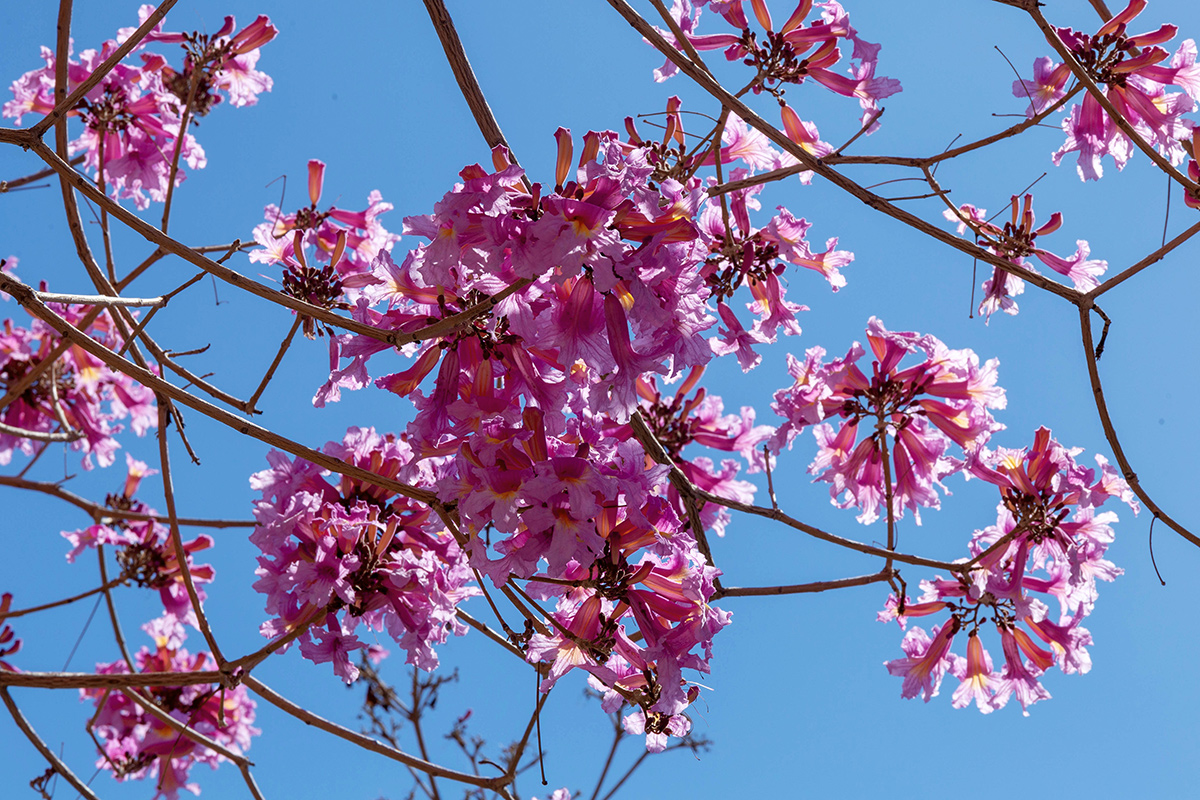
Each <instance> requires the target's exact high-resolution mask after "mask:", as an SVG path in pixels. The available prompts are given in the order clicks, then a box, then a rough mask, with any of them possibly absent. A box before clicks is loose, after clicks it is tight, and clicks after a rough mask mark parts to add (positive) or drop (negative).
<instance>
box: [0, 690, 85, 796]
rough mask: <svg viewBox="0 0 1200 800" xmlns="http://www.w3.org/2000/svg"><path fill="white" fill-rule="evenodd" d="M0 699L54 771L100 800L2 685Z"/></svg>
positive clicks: (78, 790)
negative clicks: (57, 753)
mask: <svg viewBox="0 0 1200 800" xmlns="http://www.w3.org/2000/svg"><path fill="white" fill-rule="evenodd" d="M5 674H7V673H0V675H5ZM0 700H3V701H4V705H5V706H7V707H8V713H9V714H11V715H12V718H13V722H15V723H17V727H18V728H20V729H21V733H23V734H25V738H27V739H29V742H30V744H32V745H33V746H34V747H35V748H37V751H38V752H39V753H41V754H42V758H44V759H46V761H47V762H49V764H50V766H51V767H53V768H54V771H55V772H57V773H58V774H59V775H62V776H63V778H65V779H66V781H67V783H69V784H71V786H73V787H75V790H76V791H77V792H79V793H80V794H81V795H83V796H84V797H86V798H88V800H100V798H98V797H96V794H95V792H93V791H92V790H91V789H89V788H88V785H87V784H86V783H84V782H83V781H81V780H79V778H78V777H76V775H75V773H74V772H72V771H71V768H70V767H68V766H67V765H66V764H64V763H63V761H62V759H60V758H59V757H58V756H57V755H55V753H54V751H53V750H51V749H50V748H49V747H47V746H46V743H45V742H43V741H42V737H40V736H38V734H37V731H35V730H34V729H33V726H32V725H30V724H29V720H27V719H25V715H23V714H22V713H21V709H19V708H17V704H16V703H15V702H13V699H12V695H10V694H9V693H8V689H6V688H4V687H3V686H0Z"/></svg>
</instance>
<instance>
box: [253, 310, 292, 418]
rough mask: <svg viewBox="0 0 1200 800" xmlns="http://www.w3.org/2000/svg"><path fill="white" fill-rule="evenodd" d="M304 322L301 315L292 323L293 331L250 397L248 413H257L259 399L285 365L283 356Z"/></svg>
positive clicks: (281, 345)
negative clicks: (281, 365)
mask: <svg viewBox="0 0 1200 800" xmlns="http://www.w3.org/2000/svg"><path fill="white" fill-rule="evenodd" d="M302 321H303V320H302V319H301V317H300V315H299V314H297V315H296V319H295V320H293V321H292V327H291V330H289V331H288V333H287V336H285V337H283V342H282V343H280V345H279V350H278V352H276V353H275V359H274V360H273V361H272V362H271V366H269V367H267V372H266V374H265V375H263V379H262V381H261V382H259V384H258V388H257V389H255V390H254V394H252V395H250V399H249V400H247V401H246V411H247V412H248V413H254V412H255V410H256V406H257V403H258V399H259V398H260V397H262V394H263V392H265V391H266V390H267V384H268V383H270V382H271V378H273V377H275V370H277V369H279V365H280V364H282V363H283V356H284V354H286V353H287V351H288V348H289V347H291V346H292V339H294V338H296V331H298V330H300V323H301V322H302Z"/></svg>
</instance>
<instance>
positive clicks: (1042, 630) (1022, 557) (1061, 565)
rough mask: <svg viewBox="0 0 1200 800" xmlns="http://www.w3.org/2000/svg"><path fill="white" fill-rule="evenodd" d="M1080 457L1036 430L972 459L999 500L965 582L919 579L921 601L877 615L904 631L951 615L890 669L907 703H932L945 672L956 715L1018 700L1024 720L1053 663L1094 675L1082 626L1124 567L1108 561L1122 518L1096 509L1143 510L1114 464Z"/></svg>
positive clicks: (892, 602) (978, 537)
mask: <svg viewBox="0 0 1200 800" xmlns="http://www.w3.org/2000/svg"><path fill="white" fill-rule="evenodd" d="M1081 452H1082V451H1081V450H1079V449H1067V448H1064V447H1063V446H1062V445H1060V444H1059V443H1058V442H1057V441H1055V440H1054V439H1053V438H1052V437H1051V435H1050V431H1049V430H1047V429H1045V428H1039V429H1038V431H1037V432H1036V433H1035V434H1034V441H1033V445H1032V447H1030V448H1028V449H1026V450H1009V449H1006V448H998V449H997V450H995V451H991V450H988V449H987V448H981V449H980V450H979V451H978V452H976V453H975V454H973V455H972V456H971V457H970V459H969V463H968V465H967V470H968V472H969V474H970V475H972V476H974V477H977V478H981V479H983V480H985V481H987V482H988V483H992V484H994V485H995V486H996V487H997V488H999V490H1000V497H1001V500H1000V504H999V506H998V517H997V520H996V524H995V525H991V526H989V527H987V528H985V529H983V530H980V531H976V532H975V535H974V537H973V538H972V540H971V545H970V551H971V555H972V558H971V560H970V561H969V562H967V563H968V564H969V566H970V570H969V572H968V575H967V576H965V577H964V576H959V577H957V578H951V579H944V578H941V577H935V578H934V579H933V580H931V581H922V583H921V588H922V590H923V591H924V594H923V595H922V596H921V597H920V598H919V600H918V601H917V602H916V603H912V602H911V601H909V600H908V599H907V598H906V599H905V603H904V605H903V606H901V605H900V604H899V602H898V600H897V598H896V596H895V595H892V596H891V597H890V598H889V599H888V603H887V606H886V607H885V609H884V611H883V612H881V614H880V617H879V618H880V619H881V620H883V621H887V620H889V619H898V620H899V622H900V623H901V625H904V624H905V622H906V620H907V618H909V617H917V616H927V615H932V614H939V613H942V612H949V614H950V617H949V618H948V619H947V620H946V621H945V622H944V623H942V625H941V626H940V627H938V628H937V629H935V630H934V632H933V636H932V637H930V635H929V634H927V633H926V632H925V631H924V630H922V629H921V628H919V627H914V628H912V629H910V630H909V631H908V633H907V634H905V637H904V641H903V643H902V645H901V646H902V648H903V650H904V652H905V657H904V658H899V659H895V660H893V661H889V662H887V663H886V666H887V669H888V672H890V673H891V674H892V675H896V676H899V677H902V678H904V686H903V689H902V690H901V695H902V696H903V697H906V698H911V697H915V696H916V695H917V694H922V695H923V696H924V698H925V700H926V702H928V701H929V699H930V698H931V697H933V696H935V695H937V693H938V689H939V687H940V685H941V681H942V678H943V677H945V675H946V674H947V673H950V674H951V675H953V676H954V677H956V678H958V679H959V681H960V683H959V686H958V688H957V689H956V690H955V692H954V698H953V705H954V707H955V708H962V707H964V706H966V705H968V704H969V703H971V702H974V703H975V704H976V706H977V707H978V708H979V710H980V711H982V712H983V713H985V714H987V713H990V712H992V711H993V710H995V709H997V708H1002V707H1003V706H1004V705H1005V704H1006V703H1007V702H1008V701H1009V699H1010V698H1012V697H1014V696H1015V697H1016V698H1017V701H1018V702H1019V703H1020V704H1021V707H1022V708H1023V709H1026V713H1028V711H1027V709H1028V708H1029V706H1031V705H1033V704H1034V703H1036V702H1037V701H1039V700H1045V699H1047V698H1049V697H1050V694H1049V692H1047V691H1046V689H1045V687H1044V686H1042V684H1041V682H1040V680H1039V678H1040V677H1041V675H1042V674H1043V673H1044V672H1045V671H1046V670H1048V669H1050V667H1052V666H1057V667H1058V668H1059V669H1060V670H1062V671H1063V672H1064V673H1066V674H1075V673H1080V674H1082V673H1085V672H1087V671H1088V670H1089V669H1091V657H1090V656H1089V654H1088V651H1087V645H1089V644H1091V643H1092V637H1091V634H1090V633H1089V632H1088V630H1087V629H1086V628H1084V627H1083V626H1082V625H1081V624H1080V623H1082V622H1083V620H1084V618H1085V617H1087V615H1088V614H1090V613H1091V611H1092V608H1093V607H1094V605H1095V602H1096V597H1097V592H1096V581H1097V580H1098V579H1099V580H1105V581H1112V580H1114V579H1115V578H1116V577H1117V576H1118V575H1120V574H1121V573H1122V571H1123V570H1121V569H1120V568H1118V567H1116V566H1115V565H1114V564H1113V563H1112V562H1111V561H1109V560H1107V559H1106V558H1104V555H1105V551H1106V550H1107V549H1108V545H1109V544H1111V543H1112V541H1113V530H1112V527H1111V526H1112V524H1113V523H1115V522H1116V521H1117V515H1116V514H1115V513H1113V512H1111V511H1104V512H1098V509H1099V508H1100V506H1102V505H1103V504H1104V503H1105V502H1106V501H1107V500H1108V499H1109V498H1113V497H1115V498H1117V499H1119V500H1122V501H1124V502H1126V503H1128V504H1129V505H1130V506H1131V507H1132V508H1133V509H1134V512H1135V513H1136V512H1137V510H1138V505H1137V503H1136V501H1135V500H1134V497H1133V492H1132V491H1131V490H1130V488H1129V486H1128V485H1127V484H1126V483H1125V481H1124V480H1123V479H1121V477H1120V476H1119V475H1117V473H1116V471H1115V470H1114V469H1113V468H1112V467H1111V466H1110V465H1109V464H1108V462H1107V460H1105V459H1104V458H1103V457H1102V456H1099V455H1098V456H1096V463H1097V465H1098V466H1099V476H1098V477H1097V473H1096V470H1091V469H1087V468H1085V467H1082V466H1080V465H1079V464H1078V463H1076V461H1075V456H1077V455H1079V454H1080V453H1081ZM1042 598H1045V599H1042ZM1054 601H1057V603H1058V613H1057V614H1056V613H1055V611H1054V609H1053V608H1052V607H1051V605H1050V603H1051V602H1054ZM989 621H990V623H991V624H992V625H993V626H994V627H995V629H996V633H997V634H998V635H999V637H1000V649H1001V652H1002V653H1003V654H1004V666H1003V668H1002V669H1000V670H997V669H996V668H995V664H994V662H993V660H992V657H991V654H990V653H989V652H988V650H987V649H986V648H985V647H984V645H983V642H982V637H981V635H980V634H981V633H982V631H983V629H984V626H985V625H986V624H987V623H988V622H989ZM960 633H966V635H967V655H966V658H965V659H964V658H963V657H962V656H959V655H957V654H955V653H953V652H952V651H951V647H952V645H953V643H954V639H955V637H956V636H958V635H959V634H960ZM1039 642H1040V643H1039Z"/></svg>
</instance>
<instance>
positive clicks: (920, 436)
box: [769, 317, 1005, 524]
mask: <svg viewBox="0 0 1200 800" xmlns="http://www.w3.org/2000/svg"><path fill="white" fill-rule="evenodd" d="M867 342H868V345H869V346H870V348H871V353H872V355H874V357H875V359H874V360H873V361H872V362H871V367H872V374H871V375H870V376H869V377H868V375H867V374H866V373H864V372H863V370H862V369H860V368H859V367H858V361H859V359H861V358H862V357H863V355H864V354H865V352H866V351H864V350H863V348H862V345H860V344H859V343H858V342H855V343H854V344H853V345H852V346H851V348H850V350H849V351H848V352H847V353H846V355H845V356H844V357H843V358H837V359H834V360H832V361H830V362H829V363H827V364H826V363H824V362H823V361H822V359H823V358H824V357H825V350H824V349H823V348H820V347H813V348H810V349H809V350H808V351H807V352H806V354H805V358H804V360H803V361H801V360H800V359H797V358H795V357H794V356H791V355H789V356H788V372H789V373H791V375H792V378H793V379H794V383H793V385H792V386H791V387H790V388H787V389H780V390H779V391H777V392H776V393H775V402H774V403H773V404H772V406H771V407H772V408H773V409H774V410H775V413H776V414H778V415H779V416H781V417H783V418H784V420H785V422H784V424H783V425H782V426H780V428H779V430H778V431H777V432H776V434H775V435H774V436H773V437H772V438H771V440H770V442H769V444H770V448H771V450H773V451H774V452H776V453H778V452H780V451H781V450H782V449H783V448H784V447H785V446H787V447H789V448H790V447H791V445H792V442H793V440H794V439H795V438H796V436H797V435H799V433H800V432H801V431H802V430H803V429H804V428H805V427H807V426H810V425H812V426H815V427H814V428H813V434H814V435H815V436H816V440H817V445H818V453H817V458H816V460H815V461H813V463H812V464H811V465H810V466H809V468H808V471H809V472H810V473H812V474H814V475H816V476H817V478H816V479H817V480H819V481H825V482H827V483H829V484H830V488H829V494H830V498H831V500H832V502H833V503H834V504H835V505H837V506H838V507H839V508H848V507H851V506H854V507H856V508H858V509H859V511H860V514H859V517H858V520H859V522H862V523H871V522H874V521H875V520H876V519H878V518H879V515H880V509H881V507H882V509H883V513H884V514H887V504H886V498H887V496H888V494H889V493H890V495H891V498H892V512H893V513H894V514H895V516H896V518H900V517H902V516H903V514H904V509H905V508H908V509H910V510H911V511H912V512H913V515H914V517H915V518H916V521H917V523H918V524H919V523H920V519H921V518H920V512H919V509H920V508H938V507H939V506H940V505H941V499H940V496H939V495H938V493H937V491H936V489H935V487H939V486H941V481H942V479H943V478H945V477H947V476H948V475H952V474H954V473H955V472H958V471H960V470H961V469H962V468H963V465H964V461H963V460H960V459H956V458H954V457H952V456H950V455H949V454H948V450H949V449H950V448H951V446H957V447H958V448H960V449H961V451H962V452H963V453H964V454H965V455H966V457H968V458H969V457H970V454H971V453H973V452H975V451H976V450H978V449H979V448H980V447H981V446H982V445H983V444H984V443H985V442H987V440H988V439H989V438H990V437H991V435H992V434H993V433H994V432H996V431H998V430H1001V429H1003V427H1004V426H1003V425H1001V424H1000V423H998V422H996V420H995V419H993V417H992V415H991V412H990V411H989V409H1001V408H1004V406H1005V397H1004V390H1003V389H1001V388H1000V387H998V386H996V370H997V367H998V366H999V362H998V361H996V360H995V359H993V360H991V361H988V362H987V363H985V364H984V365H983V366H980V364H979V358H978V357H977V356H976V355H975V354H974V353H973V352H971V351H970V350H951V349H949V348H948V347H946V345H944V344H943V343H942V342H940V341H938V340H937V339H936V338H934V337H933V336H929V335H920V334H916V333H910V332H893V331H889V330H887V329H886V328H884V326H883V323H882V322H880V321H879V320H878V319H876V318H874V317H872V318H871V320H870V322H869V323H868V326H867ZM910 355H916V356H918V357H920V358H921V359H922V360H921V361H920V363H917V364H914V365H913V366H910V367H907V368H905V369H900V363H901V362H902V361H903V360H904V359H905V358H906V357H908V356H910ZM827 419H840V420H841V422H840V424H839V426H838V427H837V429H836V430H835V429H834V426H833V425H831V424H829V423H828V422H825V421H824V420H827ZM860 427H861V428H862V429H863V431H862V432H863V433H864V434H865V436H864V437H863V438H862V440H861V441H859V428H860ZM889 451H890V458H889ZM942 488H943V491H944V489H945V487H942Z"/></svg>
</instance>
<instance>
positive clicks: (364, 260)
mask: <svg viewBox="0 0 1200 800" xmlns="http://www.w3.org/2000/svg"><path fill="white" fill-rule="evenodd" d="M324 185H325V163H324V162H323V161H318V160H317V159H315V158H314V159H312V160H311V161H309V162H308V199H309V205H308V206H307V207H303V208H299V209H297V210H296V211H294V212H292V213H290V214H284V213H283V212H282V210H281V209H280V208H279V207H278V206H276V205H274V204H272V205H269V206H267V207H266V209H265V210H264V212H263V213H264V215H265V217H266V220H267V221H266V222H264V223H262V224H261V225H258V226H257V227H256V228H255V229H254V241H256V242H258V244H259V245H261V247H260V249H258V250H253V251H251V252H250V260H251V261H255V262H260V263H266V264H282V265H284V267H285V269H287V270H288V271H289V273H290V274H291V276H292V279H293V281H296V280H297V279H299V280H300V281H301V282H311V283H312V284H313V285H312V286H310V287H306V288H305V290H304V291H303V293H302V294H301V293H300V292H298V291H297V290H296V289H295V288H292V287H290V286H289V284H288V278H287V277H285V279H284V283H285V286H284V291H285V292H288V293H289V294H293V295H294V296H301V297H302V299H305V300H308V301H309V302H312V303H314V304H315V305H322V306H325V307H330V305H331V300H332V299H337V298H339V297H340V296H341V294H342V291H343V290H345V293H346V297H347V298H348V299H349V300H350V301H351V302H353V301H354V300H355V299H357V297H358V291H357V290H358V289H359V288H361V286H362V285H363V284H364V283H365V282H367V281H368V280H369V273H370V269H371V263H372V262H373V261H374V260H375V257H376V256H377V255H379V253H380V252H381V251H383V250H391V249H392V245H393V244H394V243H395V242H396V241H397V240H398V239H399V238H400V237H399V236H398V235H396V234H394V233H391V232H389V231H388V230H387V229H386V228H384V227H383V225H382V223H380V221H379V216H380V215H381V214H384V213H386V212H388V211H391V210H392V204H391V203H387V202H384V200H383V195H382V194H380V193H379V192H377V191H372V192H371V193H370V195H368V197H367V207H366V209H364V210H362V211H348V210H346V209H342V208H338V207H337V206H330V207H329V208H327V209H325V210H321V209H319V208H318V207H317V204H318V203H319V202H320V201H321V191H322V189H323V188H324ZM297 234H299V238H298V237H297ZM297 241H299V242H300V244H299V245H297ZM305 247H312V248H314V253H315V258H314V261H315V262H318V263H320V262H324V263H326V264H328V265H329V269H327V270H325V271H324V274H323V275H318V274H317V273H318V270H317V268H316V267H315V264H314V266H312V267H310V266H309V265H308V263H307V261H306V260H305V257H304V248H305ZM335 284H336V285H335ZM289 288H292V290H291V291H289ZM310 298H311V299H310Z"/></svg>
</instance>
